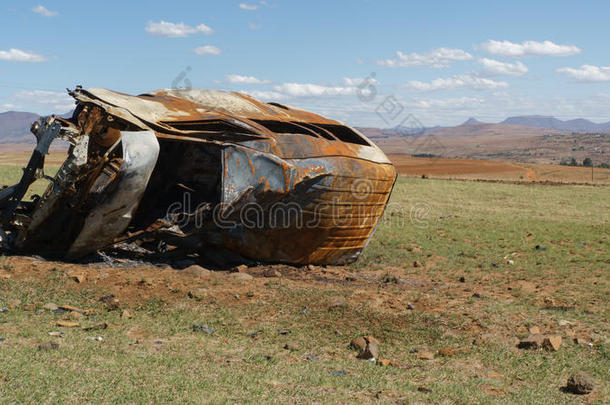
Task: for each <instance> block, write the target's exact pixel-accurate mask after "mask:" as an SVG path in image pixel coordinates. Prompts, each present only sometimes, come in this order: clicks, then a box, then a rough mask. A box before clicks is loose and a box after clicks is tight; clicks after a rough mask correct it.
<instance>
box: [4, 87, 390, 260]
mask: <svg viewBox="0 0 610 405" xmlns="http://www.w3.org/2000/svg"><path fill="white" fill-rule="evenodd" d="M69 94H70V95H71V96H72V97H74V98H75V100H76V108H75V110H74V113H73V116H72V118H70V119H64V118H61V117H57V116H50V117H43V118H40V119H39V120H38V121H36V122H35V123H33V125H32V132H33V134H34V135H35V136H36V139H37V145H36V148H35V150H34V152H33V153H32V156H31V158H30V161H29V163H28V165H27V167H26V168H25V169H24V174H23V177H22V178H21V180H20V182H19V183H18V184H15V185H13V186H10V187H6V188H4V189H2V190H0V216H1V234H0V235H1V238H2V242H1V243H2V248H3V250H4V251H7V252H11V253H18V254H38V255H42V256H47V257H54V258H61V259H66V260H75V259H79V258H82V257H84V256H86V255H88V254H91V253H94V252H96V251H98V250H103V249H106V248H109V247H111V246H113V245H115V244H117V243H136V244H138V245H139V246H143V247H146V248H147V249H148V248H150V250H151V251H156V252H158V254H166V255H170V254H171V255H174V257H178V256H179V255H186V254H189V255H191V254H199V255H204V256H210V255H212V256H217V257H221V256H223V255H224V257H231V258H232V260H233V261H234V262H235V261H240V260H245V261H256V262H275V263H290V264H309V263H311V264H343V263H348V262H351V261H353V260H355V259H357V258H358V256H359V255H360V253H361V252H362V250H363V249H364V248H365V246H366V245H367V243H368V241H369V240H370V238H371V237H372V235H373V233H374V231H375V228H376V225H377V224H378V222H379V220H380V218H381V216H382V214H383V212H384V209H385V208H386V205H387V203H388V199H389V197H390V193H391V191H392V187H393V185H394V182H395V180H396V170H395V169H394V166H393V165H392V163H391V162H390V161H389V160H388V158H387V157H386V156H385V155H384V153H383V152H382V151H381V150H380V149H379V148H378V147H377V146H375V145H374V144H373V143H372V142H371V141H370V140H368V139H367V138H366V137H364V136H363V135H362V134H360V133H359V132H357V131H356V130H354V129H352V128H349V127H347V126H345V125H343V124H341V123H339V122H337V121H333V120H329V119H326V118H324V117H321V116H319V115H316V114H313V113H310V112H307V111H303V110H299V109H295V108H292V107H288V106H284V105H281V104H277V103H263V102H260V101H258V100H255V99H253V98H252V97H250V96H248V95H245V94H241V93H234V92H222V91H215V90H200V89H180V90H158V91H155V92H151V93H147V94H142V95H139V96H131V95H127V94H122V93H118V92H113V91H109V90H105V89H87V90H85V89H82V88H81V87H77V88H76V89H75V90H72V91H69ZM56 139H63V140H65V141H68V142H69V144H70V148H69V151H68V156H67V158H66V160H65V161H64V162H63V164H62V165H61V167H60V168H59V170H58V172H57V174H56V175H55V176H54V177H49V176H47V175H45V174H44V161H45V155H46V154H48V150H49V146H50V145H51V142H53V141H54V140H56ZM40 178H45V179H47V180H49V181H50V184H49V185H48V187H47V189H46V191H45V192H44V193H43V195H42V196H34V197H32V199H31V201H26V199H24V196H25V195H26V193H27V191H28V189H29V187H30V185H31V184H32V183H33V182H34V181H35V180H36V179H40Z"/></svg>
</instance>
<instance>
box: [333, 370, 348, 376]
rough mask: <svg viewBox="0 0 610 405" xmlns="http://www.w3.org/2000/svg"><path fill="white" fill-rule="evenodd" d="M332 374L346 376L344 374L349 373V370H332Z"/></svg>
mask: <svg viewBox="0 0 610 405" xmlns="http://www.w3.org/2000/svg"><path fill="white" fill-rule="evenodd" d="M330 374H331V375H336V376H338V377H344V376H346V375H347V371H345V370H337V371H331V372H330Z"/></svg>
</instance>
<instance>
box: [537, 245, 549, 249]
mask: <svg viewBox="0 0 610 405" xmlns="http://www.w3.org/2000/svg"><path fill="white" fill-rule="evenodd" d="M534 250H546V248H545V247H544V246H540V245H536V246H535V247H534Z"/></svg>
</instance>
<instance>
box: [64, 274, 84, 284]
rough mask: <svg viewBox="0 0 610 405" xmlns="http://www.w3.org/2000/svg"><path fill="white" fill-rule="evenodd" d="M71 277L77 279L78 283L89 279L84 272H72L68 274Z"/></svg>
mask: <svg viewBox="0 0 610 405" xmlns="http://www.w3.org/2000/svg"><path fill="white" fill-rule="evenodd" d="M68 277H70V279H72V280H74V281H76V282H77V283H84V282H85V281H86V280H87V277H86V275H85V274H84V273H78V272H72V273H70V274H68Z"/></svg>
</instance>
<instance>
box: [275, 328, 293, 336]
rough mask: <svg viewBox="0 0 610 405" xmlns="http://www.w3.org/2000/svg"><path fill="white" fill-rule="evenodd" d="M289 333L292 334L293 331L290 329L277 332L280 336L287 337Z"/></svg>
mask: <svg viewBox="0 0 610 405" xmlns="http://www.w3.org/2000/svg"><path fill="white" fill-rule="evenodd" d="M289 333H292V331H291V330H290V329H280V330H278V331H277V334H278V335H287V334H289Z"/></svg>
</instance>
